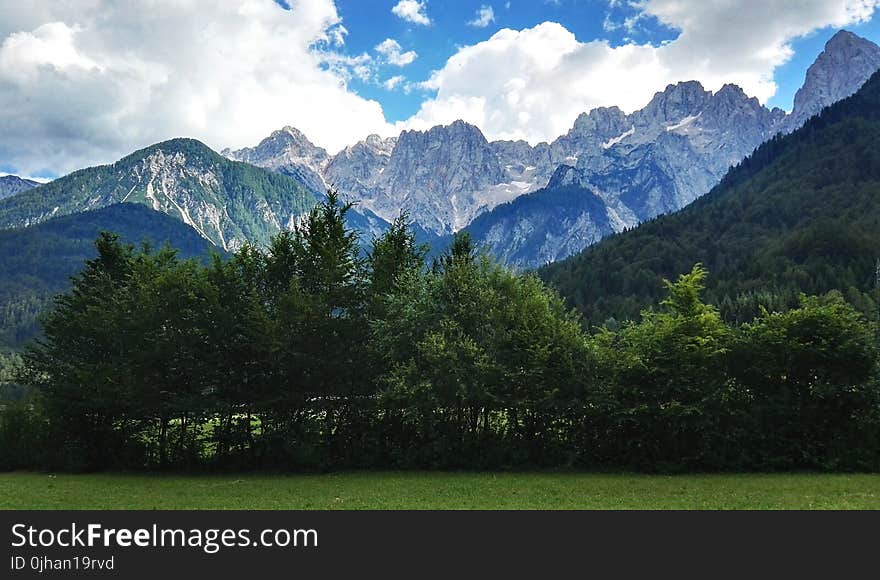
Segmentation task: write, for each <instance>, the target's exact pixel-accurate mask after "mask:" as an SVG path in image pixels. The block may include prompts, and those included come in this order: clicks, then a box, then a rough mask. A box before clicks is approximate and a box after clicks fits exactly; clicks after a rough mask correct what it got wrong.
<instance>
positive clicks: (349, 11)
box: [337, 0, 880, 122]
mask: <svg viewBox="0 0 880 580" xmlns="http://www.w3.org/2000/svg"><path fill="white" fill-rule="evenodd" d="M397 2H398V0H370V1H369V2H365V1H363V0H338V1H337V7H338V9H339V14H340V16H341V17H342V20H343V25H344V26H345V28H346V29H347V30H348V32H349V34H348V35H347V37H346V42H345V44H346V50H347V51H348V52H349V53H350V54H358V53H363V52H367V53H369V52H370V51H371V50H372V49H373V48H374V47H375V46H376V45H378V44H379V43H381V42H382V41H383V40H384V39H386V38H393V39H395V40H397V41H398V43H399V44H400V45H401V47H402V49H403V50H404V51H410V50H413V51H415V52H417V53H418V58H417V59H416V60H415V61H414V62H413V63H412V64H411V65H409V66H407V67H406V68H405V69H404V70H401V69H399V68H397V67H395V66H383V67H382V68H381V70H380V71H379V73H380V79H382V78H384V79H387V78H390V77H392V76H396V75H399V74H402V75H404V76H406V78H407V79H408V80H409V81H411V82H420V81H424V80H426V79H428V77H429V76H430V74H431V72H432V71H434V70H437V69H440V68H442V67H443V65H444V64H445V62H446V60H447V59H448V58H449V57H450V56H452V55H453V54H455V53H456V52H457V50H458V49H459V48H460V47H462V46H467V45H473V44H476V43H479V42H481V41H485V40H486V39H488V38H489V37H490V36H492V34H494V33H495V32H497V31H498V30H499V29H501V28H512V29H515V30H521V29H525V28H531V27H533V26H536V25H538V24H540V23H542V22H545V21H548V20H549V21H554V22H559V23H561V24H562V25H563V26H565V28H567V29H568V30H569V31H571V32H572V33H574V35H575V36H576V37H577V39H578V40H579V41H581V42H588V41H591V40H596V39H602V40H607V41H609V43H610V44H611V45H612V46H620V45H623V44H626V43H629V42H636V43H640V44H642V43H650V44H653V45H657V46H659V45H660V44H662V43H663V42H667V41H671V40H674V39H675V38H677V37H678V35H679V32H678V31H677V30H675V29H672V28H670V27H668V26H664V25H663V24H661V23H660V22H658V21H657V19H654V18H644V19H641V20H639V22H638V25H637V26H636V27H635V28H634V29H631V30H627V29H626V28H625V27H623V26H619V27H617V28H615V27H614V24H615V23H617V24H621V23H623V22H624V21H625V19H626V18H629V17H632V16H633V15H635V14H636V11H635V10H634V9H633V8H631V7H629V6H628V5H627V4H628V3H625V2H620V3H618V5H617V6H610V4H609V2H608V1H607V0H556V1H553V0H511V1H510V2H503V1H495V2H491V1H490V2H482V1H476V2H474V1H461V0H429V1H428V2H426V3H425V7H426V13H427V15H428V16H429V17H430V19H431V24H430V25H428V26H423V25H419V24H413V23H411V22H407V21H405V20H403V19H401V18H396V17H394V15H393V14H392V13H391V10H392V8H393V7H394V6H395V5H396V4H397ZM483 6H491V7H492V8H493V13H494V17H495V18H494V21H493V22H492V23H491V24H489V25H488V26H486V27H484V28H479V27H475V26H472V25H469V24H468V23H469V22H471V21H473V20H474V17H475V14H476V12H477V11H478V10H479V9H480V8H481V7H483ZM609 22H610V23H611V25H612V26H607V23H609ZM846 28H847V29H848V30H851V31H852V32H855V33H856V34H858V35H860V36H863V37H865V38H868V39H870V40H873V41H874V42H880V19H878V18H871V19H870V20H869V21H868V22H866V23H862V24H850V25H847V27H846ZM837 30H838V28H837V27H834V26H829V27H825V28H821V29H818V30H815V31H812V32H810V33H809V34H807V35H806V36H804V37H801V38H797V39H795V40H793V41H792V42H791V46H792V49H793V50H794V55H793V56H792V58H791V59H790V60H789V61H788V62H786V63H785V64H783V65H781V66H779V67H778V68H777V69H776V71H775V75H774V80H775V81H776V83H777V85H778V91H777V93H776V94H775V95H774V96H773V97H772V98H770V99H769V100H768V101H767V103H766V104H767V105H768V106H770V107H780V108H783V109H785V110H790V109H791V106H792V101H793V99H794V94H795V92H797V90H798V88H800V86H801V84H802V83H803V80H804V75H805V73H806V70H807V68H808V67H809V66H810V64H812V62H813V61H814V60H815V58H816V56H818V54H819V53H820V52H821V51H822V48H823V47H824V45H825V42H827V40H828V39H829V38H830V37H831V36H832V35H833V34H834V33H835V32H836V31H837ZM682 80H687V79H682ZM350 86H351V88H352V89H353V90H354V91H356V92H357V93H358V94H360V95H362V96H364V97H366V98H369V99H375V100H377V101H379V102H381V103H382V105H383V108H384V111H385V115H386V117H387V118H388V120H389V121H392V122H395V121H404V120H406V119H408V118H409V117H411V116H412V115H414V114H415V113H416V112H417V111H418V109H419V106H420V104H421V102H422V101H423V100H424V99H425V98H426V95H428V96H430V95H431V94H432V91H426V90H412V91H409V92H404V91H402V90H387V89H386V88H384V87H382V86H381V85H379V84H377V83H376V82H375V81H374V82H362V81H360V80H359V79H357V78H353V79H352V80H351V84H350ZM662 88H663V87H657V90H660V89H662Z"/></svg>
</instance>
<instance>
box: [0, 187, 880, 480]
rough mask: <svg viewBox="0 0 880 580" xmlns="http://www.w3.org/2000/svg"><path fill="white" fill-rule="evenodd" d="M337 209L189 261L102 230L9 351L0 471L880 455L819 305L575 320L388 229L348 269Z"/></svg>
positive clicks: (842, 305) (856, 343) (875, 412)
mask: <svg viewBox="0 0 880 580" xmlns="http://www.w3.org/2000/svg"><path fill="white" fill-rule="evenodd" d="M348 211H350V207H349V206H347V205H344V204H340V203H339V200H338V198H337V196H336V194H335V193H334V192H330V194H328V198H327V200H326V201H325V202H322V203H321V204H319V206H318V207H316V208H314V209H313V210H312V211H311V212H310V214H309V216H308V217H307V218H306V219H305V220H304V222H303V223H302V224H301V225H299V226H297V227H296V228H295V230H294V231H293V232H284V233H281V234H279V235H278V236H276V237H275V238H273V240H272V242H271V244H270V245H269V246H268V247H265V248H263V247H258V246H250V245H247V246H244V247H243V248H241V249H240V250H239V251H238V252H236V253H235V255H234V256H232V257H230V258H229V259H226V260H223V259H220V258H219V257H218V258H216V259H213V260H211V261H210V263H205V262H199V261H196V260H182V259H179V258H178V257H177V256H176V255H175V253H174V252H173V251H172V250H171V249H169V248H166V249H163V250H160V251H155V252H141V251H137V250H136V249H134V248H133V247H131V246H129V245H126V244H123V243H120V242H119V240H118V239H117V238H116V237H115V236H113V235H110V234H103V235H102V236H101V237H100V238H99V239H98V240H97V242H96V246H97V256H96V257H95V258H94V259H92V260H89V261H88V262H87V263H86V264H85V267H84V269H83V270H82V271H81V272H80V273H78V274H77V275H76V276H75V278H74V280H73V285H72V288H71V290H70V291H69V292H67V293H65V294H63V295H62V296H61V297H59V299H58V300H57V301H56V303H55V308H54V309H53V310H52V311H51V312H50V313H49V314H48V315H47V318H46V323H45V327H44V333H43V338H42V340H41V341H40V342H38V343H36V344H34V345H32V347H31V348H29V349H28V350H26V351H25V353H24V355H23V356H22V358H21V359H20V364H19V362H17V361H10V362H12V363H13V364H18V365H19V368H20V369H22V370H21V371H20V372H17V373H16V375H15V379H14V380H15V381H18V382H19V383H20V384H21V385H22V386H24V387H25V388H26V389H27V390H18V391H10V392H8V393H7V394H6V395H7V397H8V398H9V399H16V398H18V399H20V401H19V402H12V401H8V402H4V405H3V406H2V407H0V470H2V469H22V468H34V467H39V468H44V469H45V468H48V469H131V468H134V469H142V468H148V469H152V468H164V467H179V468H187V469H191V468H194V467H199V466H203V467H214V468H224V469H229V468H233V469H235V468H242V467H246V468H267V469H273V470H275V469H290V470H314V469H334V468H336V469H339V468H345V469H348V468H358V467H360V468H371V469H376V468H386V469H387V468H398V467H422V468H423V467H428V468H465V469H489V468H494V469H499V468H510V467H521V468H531V469H534V468H538V467H575V466H577V467H601V468H609V467H612V468H621V467H626V468H637V469H646V470H682V469H693V470H705V469H727V470H747V469H761V470H764V469H831V470H843V469H847V470H851V469H876V468H877V466H878V465H880V445H878V441H880V388H878V382H877V377H876V352H877V350H876V339H875V332H874V329H873V327H872V325H870V324H868V323H867V322H866V321H865V320H864V319H863V317H862V316H860V315H859V313H858V312H857V311H856V310H855V309H853V308H852V306H851V305H849V304H847V303H846V301H845V300H844V299H843V298H842V297H841V296H840V294H839V293H829V294H828V295H825V296H815V297H805V298H803V299H802V300H801V301H800V303H799V304H798V306H797V307H796V308H794V309H792V310H789V311H787V312H784V313H767V312H765V313H762V314H761V315H760V316H759V317H757V318H755V319H754V320H752V321H750V322H749V323H747V324H742V325H735V324H730V323H728V322H725V321H724V320H722V319H721V317H720V315H719V313H718V311H717V309H716V308H714V307H713V306H711V305H709V304H706V303H705V302H704V301H703V299H702V296H701V294H702V291H703V288H704V285H705V281H706V279H707V275H708V274H707V272H706V271H705V270H704V269H703V268H701V267H699V266H698V267H695V268H693V269H692V271H690V272H688V273H687V274H685V275H683V276H681V277H679V278H678V279H677V280H675V281H672V282H668V283H667V284H666V285H665V292H666V296H665V298H664V299H663V300H662V301H661V302H659V303H658V304H657V305H655V307H656V310H655V311H646V312H644V313H643V315H642V319H641V321H640V322H637V323H635V322H633V323H627V324H624V325H623V326H622V327H621V328H620V329H617V330H611V329H602V330H599V331H587V330H585V329H584V328H583V327H582V326H581V324H580V321H579V320H578V317H577V315H576V314H575V313H574V312H573V311H571V310H569V309H567V308H565V306H564V304H563V302H562V300H561V299H560V298H559V297H558V296H557V295H556V294H555V293H553V292H550V291H548V290H547V288H546V287H545V286H544V285H543V284H542V283H541V281H540V280H539V279H538V278H537V277H536V276H534V275H533V274H519V273H517V272H515V271H512V270H509V269H506V268H504V267H503V266H500V265H499V264H497V263H494V262H493V261H492V260H491V259H490V258H489V257H488V256H486V255H481V254H480V253H479V252H478V251H476V249H475V247H474V245H473V243H472V242H471V240H470V238H469V237H468V235H467V234H463V235H460V236H457V237H456V238H455V239H454V240H453V243H452V245H451V247H450V249H449V251H448V252H447V253H445V254H443V255H442V256H441V257H440V258H439V259H437V260H434V261H433V263H432V264H430V265H429V264H428V263H427V262H426V260H425V253H426V250H425V248H424V247H422V246H420V245H419V244H418V243H417V242H416V236H415V233H414V232H413V231H412V229H411V228H410V227H409V226H408V224H407V223H406V218H405V217H403V218H401V219H398V220H396V221H395V223H394V224H392V227H391V228H390V229H389V230H388V231H387V232H385V233H384V234H383V235H382V236H381V237H380V238H377V239H375V240H374V241H373V243H372V248H371V251H370V253H369V255H368V256H364V255H363V253H362V249H361V242H360V240H359V239H358V238H359V236H358V233H357V232H354V231H352V230H350V229H347V228H346V226H345V223H346V216H345V214H346V213H347V212H348ZM708 279H709V280H711V276H710V275H709V278H708Z"/></svg>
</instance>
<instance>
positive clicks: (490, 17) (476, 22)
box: [468, 4, 495, 28]
mask: <svg viewBox="0 0 880 580" xmlns="http://www.w3.org/2000/svg"><path fill="white" fill-rule="evenodd" d="M493 22H495V9H494V8H492V7H491V6H486V5H485V4H483V5H482V6H480V8H479V9H478V10H477V13H476V15H474V19H473V20H471V21H469V22H468V26H475V27H477V28H486V27H487V26H489V25H490V24H492V23H493Z"/></svg>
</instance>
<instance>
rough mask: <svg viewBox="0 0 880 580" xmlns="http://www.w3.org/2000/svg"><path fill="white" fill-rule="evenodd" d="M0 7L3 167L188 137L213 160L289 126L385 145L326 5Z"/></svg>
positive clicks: (118, 152) (361, 67)
mask: <svg viewBox="0 0 880 580" xmlns="http://www.w3.org/2000/svg"><path fill="white" fill-rule="evenodd" d="M292 6H293V9H292V10H290V11H288V10H284V9H282V8H281V7H279V6H278V5H277V4H276V3H275V2H273V1H272V0H243V1H241V2H216V0H187V1H186V2H180V1H178V0H153V1H151V2H149V3H146V2H143V3H141V2H134V3H120V2H116V1H113V0H67V1H65V2H34V3H31V2H0V161H2V163H3V165H4V166H5V168H6V169H10V170H14V171H17V172H20V173H22V174H30V175H46V174H56V173H63V172H67V171H70V170H72V169H76V168H79V167H83V166H86V165H92V164H95V163H104V162H109V161H113V160H115V159H117V158H119V157H121V156H122V155H124V154H126V153H129V152H131V151H133V150H134V149H136V148H138V147H143V146H146V145H148V144H150V143H154V142H157V141H161V140H163V139H168V138H172V137H177V136H191V137H195V138H198V139H201V140H203V141H204V142H205V143H207V144H208V145H210V146H211V147H214V148H215V149H219V148H222V147H226V146H230V147H241V146H245V145H252V144H254V143H257V142H258V141H259V140H260V139H262V138H264V137H265V136H266V135H268V134H269V133H270V132H271V131H273V130H275V129H277V128H279V127H281V126H284V125H288V124H289V125H294V126H296V127H298V128H300V129H301V130H303V131H304V132H305V133H306V134H307V135H308V136H309V137H310V138H311V139H312V140H314V141H315V142H317V143H318V144H320V145H323V146H325V147H327V148H329V149H331V150H337V149H340V148H342V147H343V146H345V145H347V144H350V143H352V142H354V141H357V140H358V139H361V138H362V137H363V136H364V135H368V134H370V133H380V134H389V133H390V132H391V128H390V127H389V125H388V124H387V123H386V121H385V117H384V114H383V111H382V107H381V106H380V105H379V103H377V102H375V101H370V100H366V99H363V98H361V97H359V96H357V95H355V94H354V93H352V92H351V91H349V90H348V88H347V85H346V81H347V78H349V77H351V76H356V77H359V78H368V77H369V76H370V74H371V71H370V67H371V62H370V57H369V55H360V56H346V55H343V54H341V53H340V52H339V48H338V47H339V46H340V45H341V44H342V43H343V42H344V38H345V30H344V29H343V28H342V26H341V23H340V19H339V16H338V13H337V11H336V7H335V5H334V2H333V0H300V1H298V2H294V3H292Z"/></svg>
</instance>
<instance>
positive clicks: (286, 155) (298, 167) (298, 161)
mask: <svg viewBox="0 0 880 580" xmlns="http://www.w3.org/2000/svg"><path fill="white" fill-rule="evenodd" d="M221 155H223V156H225V157H228V158H229V159H232V160H233V161H243V162H245V163H250V164H251V165H256V166H257V167H262V168H263V169H268V170H270V171H274V172H276V173H282V174H284V175H289V176H291V177H295V178H296V179H298V180H299V181H300V182H302V183H303V184H304V185H305V186H306V187H308V188H309V189H310V190H312V192H313V193H315V194H318V195H323V194H324V193H325V192H326V191H327V183H326V181H325V180H324V177H323V175H324V170H325V169H326V167H327V164H328V163H330V156H329V155H328V154H327V151H326V150H324V149H323V148H321V147H317V146H316V145H314V144H313V143H312V142H311V141H309V139H308V138H307V137H306V136H305V135H303V134H302V132H300V131H299V130H298V129H296V128H294V127H284V128H283V129H279V130H278V131H275V132H274V133H272V134H271V135H269V136H268V137H266V138H265V139H263V140H262V141H261V142H260V144H259V145H257V146H256V147H247V148H245V149H239V150H238V151H230V150H229V149H224V150H223V151H222V152H221Z"/></svg>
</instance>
